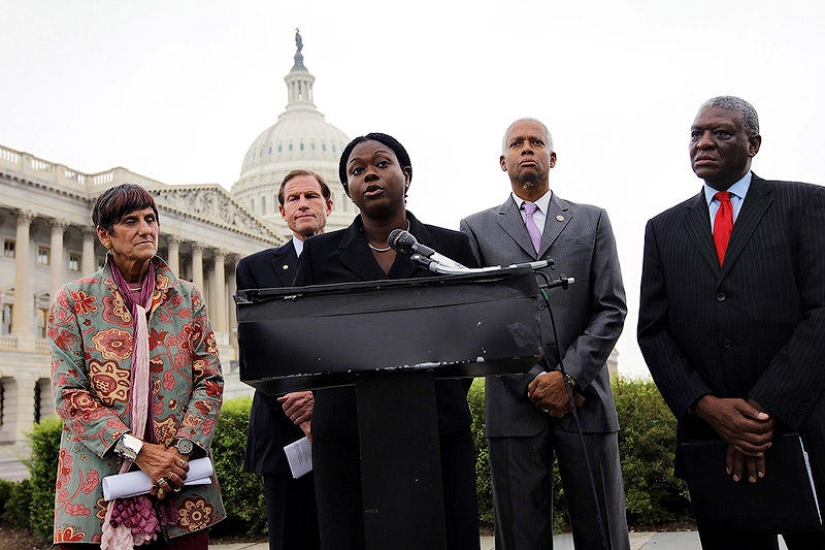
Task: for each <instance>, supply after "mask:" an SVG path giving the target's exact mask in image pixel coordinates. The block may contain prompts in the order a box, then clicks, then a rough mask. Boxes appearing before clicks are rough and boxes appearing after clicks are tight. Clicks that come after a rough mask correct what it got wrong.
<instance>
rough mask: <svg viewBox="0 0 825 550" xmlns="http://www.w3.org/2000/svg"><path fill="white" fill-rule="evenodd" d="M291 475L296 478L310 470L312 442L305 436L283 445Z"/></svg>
mask: <svg viewBox="0 0 825 550" xmlns="http://www.w3.org/2000/svg"><path fill="white" fill-rule="evenodd" d="M284 452H285V453H286V458H287V460H289V469H290V470H292V477H293V478H295V479H298V478H299V477H301V476H302V475H304V474H308V473H309V472H311V471H312V444H311V443H310V442H309V439H307V438H306V437H304V438H302V439H299V440H298V441H295V442H294V443H290V444H289V445H287V446H286V447H284Z"/></svg>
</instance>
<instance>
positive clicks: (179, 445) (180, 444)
mask: <svg viewBox="0 0 825 550" xmlns="http://www.w3.org/2000/svg"><path fill="white" fill-rule="evenodd" d="M175 448H176V449H177V450H178V452H179V453H180V454H182V455H183V456H191V455H192V452H193V451H194V450H195V444H194V443H192V440H191V439H183V438H181V439H178V440H177V441H175Z"/></svg>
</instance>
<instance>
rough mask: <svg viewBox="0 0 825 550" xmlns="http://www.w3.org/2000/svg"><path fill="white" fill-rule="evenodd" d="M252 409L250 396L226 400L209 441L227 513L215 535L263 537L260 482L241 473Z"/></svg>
mask: <svg viewBox="0 0 825 550" xmlns="http://www.w3.org/2000/svg"><path fill="white" fill-rule="evenodd" d="M251 409H252V398H251V397H238V398H236V399H230V400H228V401H225V402H224V404H223V408H222V409H221V417H220V419H219V420H218V427H217V430H216V431H215V437H214V438H213V439H212V457H213V461H214V464H215V473H216V474H217V476H218V481H219V483H220V484H221V495H222V496H223V503H224V506H226V511H227V514H228V515H227V518H226V520H224V521H222V522H221V523H219V524H218V525H216V526H215V528H214V530H213V533H214V534H215V535H216V536H220V535H234V534H244V535H251V536H264V535H266V532H267V526H266V503H265V502H264V491H263V486H264V482H263V479H262V478H261V475H260V474H251V473H246V472H244V471H243V462H244V451H245V449H246V432H247V428H248V427H249V413H250V410H251Z"/></svg>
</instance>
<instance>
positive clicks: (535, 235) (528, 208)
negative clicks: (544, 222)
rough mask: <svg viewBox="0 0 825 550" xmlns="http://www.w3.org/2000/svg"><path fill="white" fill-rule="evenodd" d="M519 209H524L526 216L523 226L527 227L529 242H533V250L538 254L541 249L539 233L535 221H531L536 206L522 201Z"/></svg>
mask: <svg viewBox="0 0 825 550" xmlns="http://www.w3.org/2000/svg"><path fill="white" fill-rule="evenodd" d="M521 207H522V208H524V213H525V214H527V215H526V216H525V221H524V225H526V226H527V233H528V234H529V235H530V240H531V241H533V248H535V249H536V252H538V251H539V249H540V248H541V231H539V228H538V226H537V225H536V221H535V220H534V219H533V214H534V213H535V212H536V209H538V206H536V203H534V202H527V201H524V202H523V203H521Z"/></svg>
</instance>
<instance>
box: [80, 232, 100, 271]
mask: <svg viewBox="0 0 825 550" xmlns="http://www.w3.org/2000/svg"><path fill="white" fill-rule="evenodd" d="M95 240H97V233H96V232H95V230H94V229H92V228H89V227H84V228H83V260H82V262H83V265H81V266H80V271H81V273H83V275H84V276H86V277H88V276H89V275H91V274H92V273H94V272H95V271H97V262H96V261H95Z"/></svg>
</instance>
